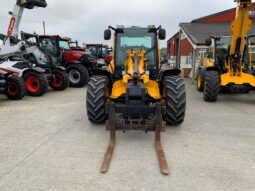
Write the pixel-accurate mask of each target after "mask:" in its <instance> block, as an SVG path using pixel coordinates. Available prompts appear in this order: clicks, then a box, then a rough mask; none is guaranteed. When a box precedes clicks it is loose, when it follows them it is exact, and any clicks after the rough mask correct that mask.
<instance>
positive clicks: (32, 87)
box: [26, 76, 40, 93]
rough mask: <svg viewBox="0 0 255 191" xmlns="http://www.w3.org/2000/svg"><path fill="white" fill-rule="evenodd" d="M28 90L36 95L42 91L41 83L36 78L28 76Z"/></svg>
mask: <svg viewBox="0 0 255 191" xmlns="http://www.w3.org/2000/svg"><path fill="white" fill-rule="evenodd" d="M26 85H27V90H28V91H29V92H32V93H36V92H38V91H39V90H40V82H39V80H38V78H37V77H35V76H28V77H27V78H26Z"/></svg>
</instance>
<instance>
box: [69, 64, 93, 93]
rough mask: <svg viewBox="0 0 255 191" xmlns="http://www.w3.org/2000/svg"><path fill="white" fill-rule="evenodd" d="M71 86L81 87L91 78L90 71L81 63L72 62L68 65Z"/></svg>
mask: <svg viewBox="0 0 255 191" xmlns="http://www.w3.org/2000/svg"><path fill="white" fill-rule="evenodd" d="M67 72H68V75H69V81H70V86H71V87H76V88H80V87H83V86H85V85H86V84H87V83H88V80H89V72H88V70H87V68H86V67H84V66H82V65H80V64H71V65H69V66H68V67H67Z"/></svg>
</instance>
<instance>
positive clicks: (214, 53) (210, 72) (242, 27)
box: [197, 0, 255, 102]
mask: <svg viewBox="0 0 255 191" xmlns="http://www.w3.org/2000/svg"><path fill="white" fill-rule="evenodd" d="M235 2H237V11H236V18H235V20H234V21H233V22H232V24H231V31H232V36H231V37H230V36H221V37H212V38H208V39H207V40H206V45H207V46H209V49H208V54H207V56H206V57H205V59H204V61H203V65H202V66H201V67H199V71H198V75H197V89H198V90H199V91H201V92H203V93H204V100H205V101H210V102H215V101H216V100H217V96H218V93H219V92H220V90H222V91H230V92H235V93H244V92H249V91H250V90H252V89H254V88H255V71H254V68H253V67H252V66H251V65H250V64H247V62H245V49H246V48H245V47H246V46H247V45H246V37H247V34H248V32H249V30H250V28H251V26H252V21H251V20H250V18H249V12H250V10H251V9H252V1H251V0H236V1H235Z"/></svg>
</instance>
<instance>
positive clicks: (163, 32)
mask: <svg viewBox="0 0 255 191" xmlns="http://www.w3.org/2000/svg"><path fill="white" fill-rule="evenodd" d="M158 36H159V39H160V40H165V39H166V30H165V29H159V32H158Z"/></svg>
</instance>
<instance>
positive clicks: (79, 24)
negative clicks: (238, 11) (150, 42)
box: [0, 0, 235, 46]
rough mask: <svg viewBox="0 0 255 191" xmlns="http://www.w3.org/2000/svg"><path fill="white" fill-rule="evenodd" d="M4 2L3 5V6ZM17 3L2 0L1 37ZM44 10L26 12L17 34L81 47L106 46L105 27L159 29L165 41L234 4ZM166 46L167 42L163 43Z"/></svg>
mask: <svg viewBox="0 0 255 191" xmlns="http://www.w3.org/2000/svg"><path fill="white" fill-rule="evenodd" d="M3 2H4V3H3ZM15 2H16V0H1V6H0V33H4V34H6V31H7V28H8V23H9V19H10V16H9V15H8V12H9V11H12V10H13V6H14V4H15ZM47 3H48V6H47V8H45V9H44V8H37V9H34V10H28V9H26V10H25V12H24V14H23V20H22V21H21V26H20V30H23V31H25V32H33V31H36V32H37V33H38V34H42V32H43V27H42V21H43V20H44V21H45V22H46V33H47V34H59V35H60V36H68V37H71V38H72V39H73V40H79V41H80V42H81V43H82V42H85V43H107V44H111V42H105V41H103V31H104V29H106V28H107V26H108V25H112V26H116V25H124V26H148V25H150V24H155V25H162V26H163V27H164V28H165V29H166V30H167V39H168V38H170V37H171V36H172V35H174V34H175V33H176V32H177V31H178V24H179V23H180V22H190V21H191V20H193V19H196V18H199V17H203V16H206V15H209V14H213V13H216V12H219V11H223V10H226V9H229V8H233V7H235V3H234V2H233V0H213V1H212V0H189V1H187V0H185V1H184V0H183V1H180V0H47ZM162 46H166V41H164V42H163V43H162Z"/></svg>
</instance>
